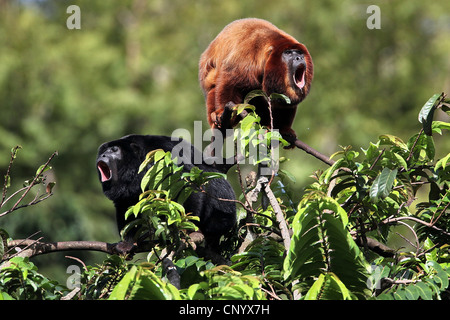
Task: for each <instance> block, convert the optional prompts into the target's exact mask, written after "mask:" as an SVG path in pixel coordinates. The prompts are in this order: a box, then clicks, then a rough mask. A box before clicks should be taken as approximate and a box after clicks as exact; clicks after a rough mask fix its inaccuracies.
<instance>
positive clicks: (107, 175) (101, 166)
mask: <svg viewBox="0 0 450 320" xmlns="http://www.w3.org/2000/svg"><path fill="white" fill-rule="evenodd" d="M97 169H98V172H99V173H100V180H101V182H105V181H109V180H110V179H111V176H112V171H111V169H110V168H109V167H108V165H107V164H106V163H105V162H103V161H99V162H98V163H97Z"/></svg>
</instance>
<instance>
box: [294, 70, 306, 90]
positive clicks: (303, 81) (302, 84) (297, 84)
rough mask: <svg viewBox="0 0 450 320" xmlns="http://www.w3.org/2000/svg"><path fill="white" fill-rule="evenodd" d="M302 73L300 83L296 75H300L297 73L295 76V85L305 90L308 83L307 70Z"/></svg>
mask: <svg viewBox="0 0 450 320" xmlns="http://www.w3.org/2000/svg"><path fill="white" fill-rule="evenodd" d="M300 72H301V79H300V81H297V77H296V74H297V73H298V72H296V74H294V83H295V85H296V86H297V87H299V88H300V89H303V87H304V86H305V83H306V81H305V73H306V72H305V70H300Z"/></svg>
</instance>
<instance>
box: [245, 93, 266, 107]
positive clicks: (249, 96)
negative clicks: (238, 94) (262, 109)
mask: <svg viewBox="0 0 450 320" xmlns="http://www.w3.org/2000/svg"><path fill="white" fill-rule="evenodd" d="M256 97H263V98H264V99H266V101H268V100H269V97H268V96H267V94H266V93H265V92H264V91H262V90H253V91H250V92H249V93H248V94H247V95H246V96H245V98H244V103H247V104H248V103H249V102H250V100H252V99H253V98H256Z"/></svg>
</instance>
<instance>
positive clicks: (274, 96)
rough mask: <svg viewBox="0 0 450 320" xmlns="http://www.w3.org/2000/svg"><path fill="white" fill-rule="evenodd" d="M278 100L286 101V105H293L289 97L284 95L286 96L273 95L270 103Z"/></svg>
mask: <svg viewBox="0 0 450 320" xmlns="http://www.w3.org/2000/svg"><path fill="white" fill-rule="evenodd" d="M276 99H280V100H284V102H285V103H287V104H291V99H289V97H288V96H286V95H284V94H281V93H272V94H271V95H270V101H273V100H276Z"/></svg>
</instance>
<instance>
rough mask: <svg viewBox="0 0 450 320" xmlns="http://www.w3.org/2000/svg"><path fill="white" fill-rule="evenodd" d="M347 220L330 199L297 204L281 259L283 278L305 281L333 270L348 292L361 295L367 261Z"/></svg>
mask: <svg viewBox="0 0 450 320" xmlns="http://www.w3.org/2000/svg"><path fill="white" fill-rule="evenodd" d="M347 223H348V217H347V212H346V211H345V210H343V209H342V208H341V207H340V205H339V204H338V203H337V202H336V201H335V200H333V199H331V198H328V197H323V198H320V199H314V200H312V201H309V202H308V203H306V205H305V206H304V207H299V210H298V212H297V214H296V215H295V217H294V220H293V222H292V229H293V235H292V239H291V246H290V248H289V251H288V253H287V256H286V258H285V259H284V264H283V270H284V278H285V279H288V278H289V279H291V280H294V279H300V280H305V279H307V278H308V277H319V276H320V275H321V274H322V273H324V272H325V273H326V272H332V273H333V274H335V275H336V277H338V278H339V279H340V281H342V283H343V284H344V285H345V287H347V288H349V290H350V291H351V292H353V293H354V294H357V295H361V294H362V292H363V291H364V290H366V289H367V285H366V280H367V273H366V262H365V260H364V258H363V256H362V254H361V252H360V250H359V248H358V247H357V245H356V244H355V242H354V241H353V239H352V237H351V235H350V233H349V232H348V230H347V229H346V225H347ZM311 294H312V293H311Z"/></svg>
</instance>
